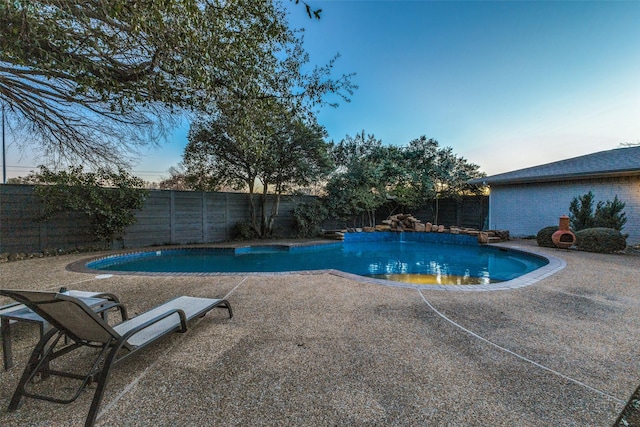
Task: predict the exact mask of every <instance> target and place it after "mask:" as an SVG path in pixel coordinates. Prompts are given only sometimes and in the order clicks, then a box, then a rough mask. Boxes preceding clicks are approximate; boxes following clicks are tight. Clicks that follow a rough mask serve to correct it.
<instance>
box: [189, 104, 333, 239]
mask: <svg viewBox="0 0 640 427" xmlns="http://www.w3.org/2000/svg"><path fill="white" fill-rule="evenodd" d="M324 136H325V131H324V129H323V128H322V127H321V126H319V125H317V124H316V123H314V122H312V123H307V122H305V121H303V120H302V119H301V118H300V117H299V116H296V115H295V114H293V113H292V112H291V111H290V110H288V109H287V106H286V105H283V104H281V103H279V102H277V101H276V100H274V99H268V98H266V99H262V100H254V101H252V102H247V103H245V104H244V105H243V106H242V107H241V108H233V107H232V106H229V107H228V108H225V109H221V110H219V113H218V114H217V115H214V116H209V117H205V118H201V119H200V120H199V121H198V122H196V123H194V124H193V125H192V126H191V129H190V130H189V135H188V138H189V143H188V144H187V147H186V148H185V154H184V164H185V167H186V170H187V177H188V178H187V179H188V182H189V183H190V185H191V186H192V187H193V188H195V189H200V190H207V191H212V190H215V189H217V188H219V187H220V186H221V185H228V186H231V187H232V188H235V189H247V190H248V192H249V201H250V218H251V227H252V228H253V230H254V231H255V232H256V234H257V235H258V236H260V237H266V236H269V235H271V234H272V233H273V223H274V220H275V218H276V217H277V215H278V209H279V203H280V197H281V195H282V194H284V193H285V192H287V191H290V190H291V189H292V186H305V185H309V184H310V183H312V182H314V181H315V180H318V179H320V178H322V177H323V176H324V175H326V174H327V173H328V172H329V171H330V170H331V168H332V164H331V161H330V158H329V156H328V145H327V143H325V142H324V139H323V137H324ZM256 183H259V184H260V185H261V187H262V191H261V193H260V197H259V201H256V198H255V194H256ZM269 191H273V193H275V201H274V203H273V204H272V206H271V210H270V212H267V195H268V193H269Z"/></svg>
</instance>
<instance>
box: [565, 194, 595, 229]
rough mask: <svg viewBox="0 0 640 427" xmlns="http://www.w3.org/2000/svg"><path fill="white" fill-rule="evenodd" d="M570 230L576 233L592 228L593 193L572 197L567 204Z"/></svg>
mask: <svg viewBox="0 0 640 427" xmlns="http://www.w3.org/2000/svg"><path fill="white" fill-rule="evenodd" d="M569 212H571V215H570V216H569V218H570V221H571V228H572V229H574V230H576V231H578V230H584V229H585V228H591V227H593V193H592V192H591V191H589V192H588V193H587V194H585V195H582V196H578V197H574V198H573V200H572V201H571V203H570V204H569Z"/></svg>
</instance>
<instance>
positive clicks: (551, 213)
mask: <svg viewBox="0 0 640 427" xmlns="http://www.w3.org/2000/svg"><path fill="white" fill-rule="evenodd" d="M589 191H591V192H592V193H593V195H594V209H595V205H596V204H597V202H598V201H605V202H606V201H607V200H613V198H614V197H615V196H616V195H617V196H618V199H620V200H621V201H623V202H625V203H626V207H625V209H624V212H625V213H626V216H627V224H626V225H625V227H624V229H623V230H622V233H623V234H629V237H628V238H627V244H629V245H636V244H640V176H635V177H620V178H602V179H592V180H580V181H567V182H550V183H536V184H513V185H496V184H494V185H492V186H491V194H490V198H489V228H492V229H497V230H509V232H510V234H511V236H513V237H526V236H531V235H535V234H537V233H538V231H539V230H540V229H541V228H544V227H546V226H548V225H557V224H558V218H559V217H560V216H561V215H569V214H570V213H569V204H570V203H571V200H573V198H574V197H577V196H581V195H583V194H585V193H588V192H589Z"/></svg>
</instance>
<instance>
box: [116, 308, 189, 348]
mask: <svg viewBox="0 0 640 427" xmlns="http://www.w3.org/2000/svg"><path fill="white" fill-rule="evenodd" d="M176 313H177V314H178V316H179V317H180V327H181V330H180V332H187V315H186V314H185V313H184V311H183V310H180V309H177V308H174V309H173V310H169V311H167V312H166V313H163V314H161V315H159V316H156V317H154V318H153V319H149V320H147V321H146V322H144V323H141V324H139V325H138V326H136V327H135V328H133V329H131V330H129V331H127V332H126V333H125V334H124V335H122V338H121V340H122V341H127V340H128V339H129V338H130V337H131V336H133V335H135V334H137V333H138V332H140V331H142V330H144V329H146V328H148V327H149V326H151V325H153V324H155V323H158V322H159V321H161V320H163V319H166V318H167V317H169V316H171V315H173V314H176Z"/></svg>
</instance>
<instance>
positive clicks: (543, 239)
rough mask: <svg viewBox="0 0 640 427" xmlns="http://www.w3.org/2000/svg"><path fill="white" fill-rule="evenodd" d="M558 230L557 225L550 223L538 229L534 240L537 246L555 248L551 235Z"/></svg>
mask: <svg viewBox="0 0 640 427" xmlns="http://www.w3.org/2000/svg"><path fill="white" fill-rule="evenodd" d="M558 230H559V227H558V226H557V225H550V226H548V227H545V228H543V229H542V230H540V231H538V234H537V235H536V242H538V246H544V247H545V248H555V247H556V245H554V244H553V241H552V240H551V236H552V235H553V233H555V232H556V231H558Z"/></svg>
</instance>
